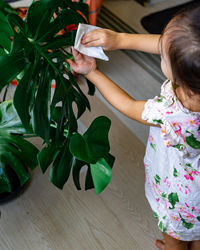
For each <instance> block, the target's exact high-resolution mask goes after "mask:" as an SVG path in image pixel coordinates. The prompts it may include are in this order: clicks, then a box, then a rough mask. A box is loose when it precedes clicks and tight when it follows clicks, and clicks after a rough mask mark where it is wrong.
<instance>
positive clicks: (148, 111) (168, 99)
mask: <svg viewBox="0 0 200 250" xmlns="http://www.w3.org/2000/svg"><path fill="white" fill-rule="evenodd" d="M174 97H175V95H174V91H173V89H172V85H171V82H169V81H166V82H164V83H163V85H162V87H161V93H160V95H158V96H156V97H154V98H153V99H149V100H147V102H146V103H145V107H144V111H143V113H142V119H143V120H146V121H147V122H149V123H152V124H155V125H158V124H159V125H162V124H163V119H164V116H165V114H166V109H167V108H169V106H170V105H172V104H173V102H174Z"/></svg>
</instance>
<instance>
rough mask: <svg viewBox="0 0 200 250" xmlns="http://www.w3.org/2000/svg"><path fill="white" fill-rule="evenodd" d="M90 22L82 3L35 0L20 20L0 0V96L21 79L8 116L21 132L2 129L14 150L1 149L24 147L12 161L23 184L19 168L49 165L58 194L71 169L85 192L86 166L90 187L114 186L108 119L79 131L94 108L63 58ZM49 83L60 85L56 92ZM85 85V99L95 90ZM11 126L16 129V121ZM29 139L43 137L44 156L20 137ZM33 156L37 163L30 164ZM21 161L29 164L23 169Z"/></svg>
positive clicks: (4, 186) (0, 177) (0, 184)
mask: <svg viewBox="0 0 200 250" xmlns="http://www.w3.org/2000/svg"><path fill="white" fill-rule="evenodd" d="M87 22H88V6H87V5H86V4H84V3H82V2H79V3H76V2H71V0H40V1H36V2H33V3H32V4H31V5H30V7H29V8H28V10H27V15H26V17H25V18H23V19H22V18H21V17H20V16H19V15H18V14H17V13H15V11H14V10H12V8H11V7H10V6H9V5H7V4H5V3H4V2H0V75H1V78H0V91H5V92H6V89H7V86H8V85H9V83H10V81H12V80H13V79H16V81H17V83H18V85H17V88H16V90H15V92H14V96H13V102H12V101H10V102H8V103H9V105H11V106H12V108H10V109H9V115H10V116H13V112H14V114H15V117H17V118H16V119H17V120H18V121H20V122H19V123H20V127H21V128H23V129H21V130H14V131H13V130H12V129H11V130H9V129H7V130H2V131H3V132H2V133H1V129H2V127H1V126H0V136H1V135H2V138H4V136H5V138H7V137H8V135H9V139H10V140H11V141H8V142H7V143H8V144H9V145H10V147H11V146H12V147H13V148H12V149H11V148H10V147H7V146H6V144H5V145H4V143H2V144H1V141H0V145H1V151H2V152H4V151H7V152H8V154H9V152H13V151H15V152H16V150H17V149H16V147H17V148H18V144H17V143H19V142H20V143H19V144H20V146H19V149H20V150H19V151H20V153H22V152H23V155H22V156H21V155H20V156H19V154H18V153H16V154H13V156H12V157H10V158H9V162H8V163H9V167H10V168H12V169H13V170H14V171H15V172H16V174H17V176H18V177H19V179H20V181H21V175H23V171H21V169H23V167H24V166H27V167H30V168H31V169H33V168H34V167H35V166H36V165H37V163H38V165H40V167H41V169H42V172H43V173H44V172H45V171H46V170H47V169H48V168H50V170H49V178H50V181H51V182H52V183H53V184H54V185H55V186H57V187H58V188H60V189H62V188H63V186H64V184H65V183H66V182H67V180H68V178H69V176H70V173H71V172H72V177H73V180H74V184H75V186H76V188H77V189H81V186H80V181H79V178H80V171H81V168H82V167H83V166H85V165H87V166H88V168H87V174H86V180H85V189H90V188H94V187H95V190H96V192H97V193H100V192H101V191H102V190H103V189H104V188H105V187H106V186H107V184H108V183H109V181H110V178H111V168H112V166H113V163H114V157H113V156H112V155H111V154H110V153H109V151H110V146H109V140H108V132H109V128H110V120H109V119H108V118H106V117H104V116H101V117H97V118H96V119H95V120H94V121H93V122H92V124H91V125H90V126H89V128H88V130H87V131H86V132H85V133H84V134H80V133H79V130H78V122H77V121H78V119H79V118H80V117H81V115H82V114H83V113H84V112H85V111H86V110H87V109H88V110H90V103H89V101H88V99H87V97H86V95H85V94H84V93H83V92H82V90H81V88H80V87H79V85H78V84H77V81H76V78H75V76H74V75H73V74H72V72H71V70H70V67H69V65H68V64H67V63H66V62H65V61H66V58H72V55H71V50H70V47H71V46H72V45H73V44H74V40H75V35H76V30H77V26H78V24H79V23H87ZM52 83H54V84H55V90H54V92H53V93H52V91H51V84H52ZM87 84H88V94H90V95H93V94H94V90H95V89H94V86H93V85H92V84H91V83H90V82H88V81H87ZM4 96H5V94H4ZM8 103H4V102H2V104H1V105H2V108H3V107H4V112H3V111H2V112H1V111H0V112H1V114H0V125H1V120H2V119H3V114H4V115H7V113H6V105H8ZM8 120H9V118H8ZM7 124H8V125H9V127H12V126H10V125H12V123H10V124H9V122H8V123H7ZM5 126H6V125H5ZM13 126H15V124H13ZM4 131H6V133H4ZM18 134H20V135H18ZM26 134H29V135H30V134H31V135H32V136H39V137H41V138H42V139H43V141H44V143H43V148H42V149H41V150H40V151H39V152H38V151H37V150H36V149H35V148H34V146H33V145H32V146H30V147H29V146H27V143H28V142H27V141H25V140H24V139H23V137H25V136H26ZM16 138H17V139H16ZM3 140H4V139H2V141H3ZM6 140H7V139H6ZM29 145H30V143H29ZM4 147H5V148H4ZM20 147H23V148H25V149H26V150H25V151H23V150H22V149H21V148H20ZM31 147H32V148H31ZM29 148H30V150H29ZM0 155H2V153H1V152H0ZM35 156H36V157H35ZM17 157H20V160H19V161H20V164H16V158H17ZM7 158H8V157H7ZM30 158H31V159H32V160H33V162H32V161H26V160H27V159H30ZM36 158H37V161H35V159H36ZM4 159H5V157H3V156H2V157H0V164H1V168H0V193H1V192H4V191H8V192H9V191H10V183H9V178H8V175H7V171H6V168H5V167H4V166H5V164H4V162H5V161H4ZM23 160H24V161H25V163H24V164H21V162H22V161H23ZM22 165H23V166H22ZM4 180H6V181H4ZM21 183H23V181H22V182H21Z"/></svg>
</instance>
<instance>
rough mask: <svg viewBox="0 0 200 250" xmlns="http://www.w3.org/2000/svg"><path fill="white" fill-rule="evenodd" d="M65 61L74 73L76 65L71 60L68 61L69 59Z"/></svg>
mask: <svg viewBox="0 0 200 250" xmlns="http://www.w3.org/2000/svg"><path fill="white" fill-rule="evenodd" d="M66 61H67V63H68V64H69V66H70V68H71V69H73V70H74V71H76V69H77V65H76V63H74V62H73V61H72V60H70V59H67V60H66Z"/></svg>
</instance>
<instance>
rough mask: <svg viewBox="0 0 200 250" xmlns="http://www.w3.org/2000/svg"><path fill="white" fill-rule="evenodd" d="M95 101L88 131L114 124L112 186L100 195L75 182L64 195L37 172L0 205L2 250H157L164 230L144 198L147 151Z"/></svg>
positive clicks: (86, 120) (85, 122) (85, 119)
mask: <svg viewBox="0 0 200 250" xmlns="http://www.w3.org/2000/svg"><path fill="white" fill-rule="evenodd" d="M90 103H91V106H92V112H91V113H89V112H88V113H87V114H85V115H84V117H83V118H82V119H81V122H82V123H83V125H84V126H85V127H87V126H88V125H89V124H90V123H91V121H92V120H93V119H94V117H96V116H98V115H106V116H108V117H109V118H111V120H112V127H111V131H110V142H111V152H112V154H113V155H115V156H116V162H115V166H114V168H113V176H112V180H111V183H110V185H109V186H108V188H107V189H106V190H105V191H104V192H103V193H102V194H101V195H99V196H98V195H96V194H95V191H94V190H92V191H84V190H83V191H76V189H75V187H74V185H73V183H72V181H71V178H70V182H69V183H68V184H67V185H65V187H64V190H63V191H60V190H58V189H56V188H55V187H54V186H53V185H52V184H51V183H49V181H48V178H47V176H46V175H42V174H41V171H40V169H37V170H36V171H35V172H34V173H33V175H32V181H31V183H30V185H29V186H28V187H27V189H26V190H25V192H24V193H23V194H22V195H21V196H19V197H18V198H17V199H15V200H14V201H12V202H10V203H7V204H5V205H2V206H1V207H0V210H1V219H0V249H1V250H29V249H31V250H45V249H52V250H57V249H58V250H62V249H67V250H96V249H106V250H114V249H116V250H117V249H119V250H147V249H148V250H153V249H155V247H154V239H155V238H156V237H159V236H160V232H159V231H158V229H157V225H156V221H155V219H154V218H153V215H152V212H151V209H150V207H149V205H148V203H147V201H146V198H145V195H144V168H143V155H144V151H145V147H144V145H143V144H142V143H141V142H140V141H139V140H138V139H137V138H136V137H135V136H134V135H133V133H131V132H130V131H129V130H128V129H127V127H125V125H124V124H123V123H122V122H121V121H120V120H119V119H118V118H117V117H116V116H115V115H114V114H113V113H112V111H110V109H108V108H107V107H106V106H105V104H103V103H102V102H101V101H100V100H99V99H98V97H93V98H90ZM35 143H36V144H37V145H38V146H41V145H40V141H38V140H36V141H35ZM82 175H83V176H82V177H83V179H84V173H83V174H82ZM82 181H83V180H82Z"/></svg>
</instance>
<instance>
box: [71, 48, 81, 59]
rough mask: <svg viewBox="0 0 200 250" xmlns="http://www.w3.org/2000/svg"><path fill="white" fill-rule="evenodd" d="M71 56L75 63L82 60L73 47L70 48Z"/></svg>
mask: <svg viewBox="0 0 200 250" xmlns="http://www.w3.org/2000/svg"><path fill="white" fill-rule="evenodd" d="M72 55H73V56H74V60H75V62H77V61H80V60H82V59H83V58H82V55H81V54H80V53H79V52H78V51H77V50H76V49H75V48H74V47H72Z"/></svg>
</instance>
